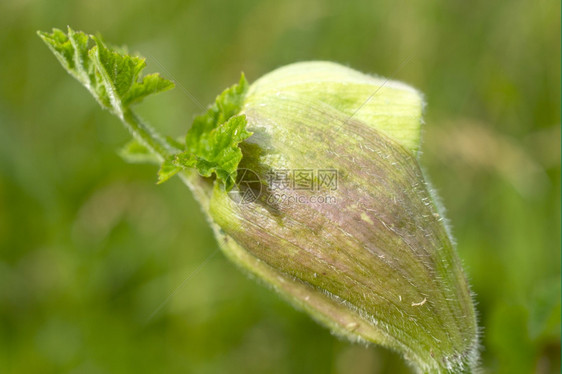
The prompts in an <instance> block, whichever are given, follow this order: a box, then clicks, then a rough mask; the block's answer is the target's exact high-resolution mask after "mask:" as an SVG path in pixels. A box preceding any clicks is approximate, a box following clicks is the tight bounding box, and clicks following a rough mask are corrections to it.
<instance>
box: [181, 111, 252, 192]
mask: <svg viewBox="0 0 562 374" xmlns="http://www.w3.org/2000/svg"><path fill="white" fill-rule="evenodd" d="M246 124H247V121H246V116H244V115H239V116H234V117H231V118H230V119H229V120H228V121H227V122H225V123H223V124H222V125H219V126H218V127H216V128H214V129H213V130H211V131H208V132H203V133H201V134H200V137H199V141H198V143H197V144H196V146H194V147H192V148H191V149H189V150H188V151H186V152H184V153H183V154H181V155H182V156H183V157H188V158H187V160H188V162H182V160H181V157H178V158H176V162H178V163H179V164H180V165H185V166H186V167H187V166H192V165H193V160H195V163H194V164H195V167H196V168H197V171H198V172H199V174H201V175H202V176H204V177H210V176H211V175H212V174H213V173H214V174H216V176H217V180H219V181H221V182H223V183H224V185H225V188H226V190H230V189H231V188H232V186H233V185H234V182H235V180H236V169H237V168H238V164H239V163H240V160H242V151H241V150H240V147H239V146H238V144H240V142H242V141H244V140H245V139H247V138H248V137H250V136H251V135H252V133H251V132H249V131H247V130H246ZM190 155H194V156H195V158H194V159H193V158H189V156H190Z"/></svg>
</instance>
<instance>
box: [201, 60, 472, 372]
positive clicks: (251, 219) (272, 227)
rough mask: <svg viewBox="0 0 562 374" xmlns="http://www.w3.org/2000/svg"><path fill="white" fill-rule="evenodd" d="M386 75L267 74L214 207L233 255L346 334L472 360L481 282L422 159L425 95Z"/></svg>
mask: <svg viewBox="0 0 562 374" xmlns="http://www.w3.org/2000/svg"><path fill="white" fill-rule="evenodd" d="M318 72H320V73H318ZM382 82H383V81H382V80H379V79H376V78H372V77H369V76H366V75H362V74H360V73H357V72H355V71H353V70H351V69H348V68H345V67H342V66H340V65H336V64H331V63H322V62H313V63H301V64H295V65H290V66H289V67H285V68H282V69H280V71H278V72H273V73H270V74H269V75H267V76H265V77H263V78H261V79H260V80H258V81H257V82H256V83H255V84H254V85H253V86H252V87H251V88H250V93H249V94H248V97H247V98H246V101H245V105H244V108H243V113H244V114H245V115H246V118H247V120H248V128H249V130H250V131H252V132H253V133H254V135H253V136H252V137H251V138H249V139H247V140H246V141H245V143H243V147H242V149H243V154H244V156H243V159H242V163H241V164H240V169H239V173H238V179H237V185H236V187H235V188H234V189H233V190H232V191H231V192H229V193H227V192H225V191H224V190H223V189H221V188H215V189H214V190H213V192H212V193H210V197H209V201H208V214H209V216H210V218H211V220H212V222H213V227H214V229H215V232H216V233H217V237H218V238H219V241H220V242H221V246H222V248H223V249H224V251H225V253H226V254H227V255H228V256H229V257H231V258H232V259H234V260H235V261H236V262H237V263H239V264H241V265H242V266H243V267H245V268H246V269H248V270H249V271H250V272H251V273H253V274H255V275H257V276H258V277H259V278H261V279H262V280H263V281H264V282H265V283H267V284H269V285H271V286H272V287H273V288H275V289H276V290H278V291H279V292H280V293H281V294H283V295H284V296H286V297H287V298H288V299H289V300H290V301H291V302H293V303H294V304H296V305H297V306H299V307H301V308H302V309H304V310H306V311H307V312H309V313H310V314H311V315H312V316H313V317H314V318H315V319H317V320H318V321H320V322H321V323H323V324H325V325H327V326H328V327H329V328H330V329H332V331H334V332H335V333H337V334H338V335H342V336H345V337H348V338H350V339H352V340H355V341H366V342H375V343H378V344H381V345H384V346H387V347H390V348H392V349H395V350H397V351H399V352H401V353H402V354H403V355H404V356H405V357H406V358H407V359H408V360H409V361H410V362H411V363H412V364H413V365H414V366H415V367H416V368H417V369H418V370H421V371H423V372H448V371H450V372H461V371H465V370H471V369H472V368H474V366H475V365H476V360H477V356H478V352H477V341H478V338H477V335H478V334H477V324H476V317H475V309H474V305H473V302H472V298H471V293H470V290H469V287H468V283H467V280H466V277H465V275H464V273H463V271H462V267H461V264H460V261H459V259H458V257H457V254H456V251H455V248H454V244H453V243H452V240H451V237H450V234H449V232H448V230H447V227H446V225H445V222H444V218H443V216H442V213H441V212H440V210H439V207H438V204H437V203H436V200H435V199H436V198H435V196H434V194H433V192H432V191H431V188H430V187H429V186H428V184H427V182H426V180H425V178H424V175H423V173H422V171H421V169H420V167H419V164H418V157H417V149H418V145H419V125H420V122H421V108H422V99H421V98H420V95H419V94H418V93H417V92H416V91H415V90H413V89H411V88H410V87H408V86H405V85H402V84H397V83H394V82H390V83H389V84H387V85H383V87H382V88H381V87H380V86H381V85H382ZM377 89H378V91H377V92H376V93H375V94H374V95H371V96H372V97H371V99H369V100H367V99H368V98H369V95H370V94H372V93H373V92H375V90H377ZM366 100H367V102H365V101H366ZM354 108H355V109H358V111H357V112H356V113H354V110H355V109H354ZM401 123H404V124H405V125H404V126H405V129H400V124H401ZM416 126H417V127H416Z"/></svg>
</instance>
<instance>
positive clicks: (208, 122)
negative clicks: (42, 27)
mask: <svg viewBox="0 0 562 374" xmlns="http://www.w3.org/2000/svg"><path fill="white" fill-rule="evenodd" d="M38 34H39V36H40V37H41V39H43V41H44V42H45V43H46V44H47V46H48V47H49V48H50V49H51V51H52V52H53V53H54V54H55V56H56V57H57V59H58V60H59V61H60V63H61V64H62V66H63V67H64V68H65V69H66V70H67V71H68V72H69V73H70V74H71V75H72V76H73V77H74V78H76V79H77V80H78V81H79V82H80V83H82V84H83V85H84V86H85V87H86V88H87V89H88V91H90V93H91V94H92V95H93V96H94V97H95V99H96V100H97V101H98V102H99V103H100V105H101V106H102V107H103V108H105V109H107V110H109V111H111V112H112V113H113V114H115V115H117V116H118V117H119V118H120V119H121V121H122V122H123V123H124V124H125V126H126V127H127V128H128V129H129V131H131V133H132V134H133V135H134V136H135V140H133V141H132V142H130V143H128V144H127V145H126V146H125V147H124V148H123V149H121V151H120V154H121V156H122V157H123V158H125V159H126V160H127V161H130V162H157V163H162V165H161V168H160V170H159V172H158V183H162V182H164V181H166V180H168V179H169V178H170V177H172V176H173V175H175V174H176V173H177V172H178V171H180V170H182V169H184V168H189V167H195V168H196V169H197V170H198V172H199V174H201V175H202V176H205V177H210V176H211V175H212V174H216V176H217V180H218V181H219V182H223V183H224V184H225V186H226V188H227V189H230V188H232V186H233V184H234V181H235V178H236V169H237V168H238V164H239V163H240V160H241V159H242V151H241V150H240V148H239V147H238V144H239V143H240V142H242V141H243V140H244V139H246V138H248V137H249V136H250V135H252V134H251V133H250V132H248V131H246V118H245V116H239V115H238V114H239V113H240V111H241V110H242V105H243V101H244V98H245V96H246V92H247V91H248V82H247V81H246V78H245V77H244V74H242V76H241V77H240V81H239V83H238V84H236V85H234V86H232V87H230V88H228V89H226V90H225V91H223V92H222V93H221V94H220V95H219V96H217V98H216V100H215V102H214V103H213V105H211V106H210V108H209V109H208V110H207V112H206V113H205V114H203V115H201V116H199V117H196V118H195V120H194V122H193V125H192V127H191V129H190V130H189V131H188V133H187V136H186V138H185V140H186V141H185V145H184V144H181V143H180V142H178V141H175V140H173V139H170V138H166V139H164V138H162V137H160V136H159V135H158V134H156V133H155V132H154V131H153V130H152V129H151V128H150V127H149V126H148V125H146V124H144V123H143V122H142V121H141V120H140V118H139V117H138V116H136V115H135V114H134V113H133V112H132V111H131V109H130V106H131V105H133V104H136V103H138V102H140V101H141V100H142V99H144V98H145V97H146V96H148V95H151V94H154V93H158V92H162V91H165V90H168V89H170V88H172V87H173V86H174V84H173V83H172V82H171V81H169V80H166V79H164V78H162V77H161V76H160V75H158V74H149V75H145V76H143V75H142V70H143V69H144V68H145V66H146V62H145V60H144V58H142V57H138V56H131V55H129V54H127V52H126V50H124V49H121V48H114V47H109V46H107V45H106V44H105V43H104V42H103V41H102V40H101V38H100V37H96V36H91V35H88V34H85V33H83V32H79V31H74V30H72V29H71V28H70V27H69V28H68V32H67V33H66V34H65V33H64V32H63V31H61V30H58V29H53V32H52V33H45V32H40V31H39V32H38ZM180 151H183V152H182V153H180Z"/></svg>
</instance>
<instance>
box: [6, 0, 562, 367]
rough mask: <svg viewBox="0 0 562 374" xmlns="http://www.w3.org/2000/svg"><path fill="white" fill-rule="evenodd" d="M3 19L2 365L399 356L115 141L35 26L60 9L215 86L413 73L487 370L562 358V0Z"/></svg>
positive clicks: (165, 113) (289, 5)
mask: <svg viewBox="0 0 562 374" xmlns="http://www.w3.org/2000/svg"><path fill="white" fill-rule="evenodd" d="M0 25H1V26H2V32H1V33H0V51H1V63H0V66H1V67H2V70H1V72H2V74H1V77H0V82H1V83H0V253H1V257H0V373H359V374H361V373H408V372H409V369H408V367H407V366H406V365H405V364H404V363H403V361H402V359H401V358H400V357H399V356H398V355H396V354H394V353H391V352H388V351H386V350H384V349H380V348H377V347H369V348H365V347H362V346H357V345H351V344H349V343H347V342H344V341H340V340H338V339H337V338H335V337H333V336H331V335H330V333H329V331H327V330H325V329H324V328H322V327H320V326H318V325H317V324H316V323H314V322H313V321H311V320H310V319H309V318H308V317H307V316H306V315H305V314H303V313H301V312H298V311H296V310H294V309H293V308H292V307H291V306H289V305H288V304H286V303H285V302H284V301H282V300H281V299H280V298H279V297H278V296H277V295H276V294H274V293H273V292H270V291H269V290H267V289H266V288H264V287H263V286H261V285H260V284H258V283H257V282H255V281H253V280H251V279H248V278H247V276H246V275H244V274H243V273H242V272H240V271H239V270H238V269H237V268H235V266H233V265H232V264H231V263H229V262H228V261H227V260H226V259H225V258H224V257H223V255H222V254H221V253H220V252H219V253H216V252H215V251H216V249H217V244H216V243H215V240H214V239H213V236H212V233H211V231H210V229H209V228H208V227H207V225H206V223H205V221H204V217H203V215H202V214H201V212H200V211H199V208H198V207H197V206H196V204H195V202H194V200H193V198H192V196H191V194H190V192H189V190H188V189H187V188H186V187H184V186H183V185H182V184H181V183H180V181H179V180H173V181H171V182H168V183H165V184H163V185H159V186H156V185H155V181H156V177H155V173H156V169H155V168H154V167H152V166H144V165H130V164H126V163H125V162H124V161H123V160H121V159H120V158H119V157H118V156H117V154H116V152H115V151H116V149H118V147H120V146H121V145H122V144H124V143H125V142H126V141H127V140H128V138H129V137H128V134H127V133H126V131H125V130H124V129H123V128H122V126H121V124H120V123H119V122H118V120H117V119H116V118H114V117H112V116H111V115H110V114H109V113H107V112H103V111H102V110H100V108H99V106H98V104H97V103H96V102H95V101H94V100H93V99H92V98H91V97H90V95H89V94H88V93H87V91H86V90H85V89H84V88H83V87H81V86H80V85H79V83H77V82H76V81H75V80H73V79H72V78H71V77H70V76H68V75H67V74H66V73H65V72H64V71H63V69H62V68H61V66H60V65H59V63H58V62H57V61H56V59H55V58H54V57H53V56H52V55H51V53H50V52H49V50H48V49H47V48H46V46H45V45H43V43H42V42H41V40H40V39H39V38H38V37H37V36H36V35H35V31H36V30H38V29H40V30H50V29H51V28H52V27H59V28H64V27H66V25H71V26H72V27H73V28H75V29H78V30H84V31H86V32H90V33H94V32H100V33H101V34H103V36H104V37H105V39H106V40H107V41H109V42H112V43H115V44H126V45H128V46H129V47H130V50H133V51H139V52H140V53H141V54H143V55H144V56H146V57H147V60H148V70H150V71H160V72H162V73H163V75H164V76H167V77H169V78H174V79H175V80H176V81H177V82H179V83H181V85H183V86H184V87H185V88H186V89H187V90H189V92H191V93H192V94H193V95H194V96H195V97H196V98H197V99H198V100H199V101H200V102H202V103H203V104H207V103H210V102H211V101H212V100H213V99H214V97H215V95H216V94H217V93H219V92H220V91H221V90H222V89H223V88H225V87H226V86H228V85H230V84H232V83H234V82H236V81H237V79H238V77H239V73H240V71H244V72H245V73H246V75H247V77H248V78H249V80H250V81H253V80H255V79H257V78H258V77H259V76H260V75H262V74H264V73H266V72H268V71H270V70H272V69H274V68H276V67H278V66H280V65H283V64H287V63H290V62H294V61H299V60H311V59H325V60H332V61H337V62H341V63H344V64H348V65H350V66H351V67H354V68H356V69H359V70H362V71H365V72H372V73H377V74H380V75H382V76H389V77H391V78H395V79H399V80H403V81H405V82H407V83H410V84H412V85H414V86H415V87H417V88H419V89H420V90H421V91H423V92H424V93H425V95H426V100H427V108H426V115H425V121H426V126H425V129H424V138H425V143H424V146H423V150H424V154H423V156H422V162H423V164H424V166H425V169H426V171H427V172H428V174H429V176H430V177H431V179H432V180H433V183H434V185H435V187H436V188H437V190H438V191H439V192H440V194H441V196H442V198H443V200H444V203H445V206H446V207H447V208H448V216H449V218H450V220H451V222H452V225H453V231H454V234H455V236H456V238H457V240H458V251H459V252H460V256H461V257H462V259H463V261H464V264H465V267H466V269H467V272H468V273H469V275H470V278H471V283H472V286H473V290H474V292H475V294H476V300H477V302H478V306H477V307H478V310H479V315H480V322H481V326H482V332H483V335H482V336H483V338H482V356H483V367H484V368H485V372H487V373H559V372H560V2H558V1H551V0H538V1H524V0H514V1H484V0H477V1H471V2H468V1H460V0H451V1H436V2H422V1H413V2H410V3H407V4H406V3H403V2H396V1H381V2H373V1H349V2H344V1H320V0H312V1H306V2H305V1H298V0H290V1H219V0H210V1H202V0H200V1H179V0H177V1H158V2H157V1H151V0H137V1H134V2H133V1H115V0H112V1H110V0H101V1H83V2H80V1H69V0H56V1H55V0H53V1H38V0H37V1H36V0H18V1H14V0H7V1H6V0H4V1H2V2H1V3H0ZM408 58H411V59H410V60H408V62H407V63H406V64H405V65H404V66H403V67H402V68H401V69H398V67H399V66H400V64H402V63H403V62H404V61H405V60H406V59H408ZM138 111H139V113H140V114H141V115H142V116H143V117H144V118H145V119H147V120H148V121H149V122H151V123H152V124H153V125H154V126H155V127H157V128H158V129H159V130H160V131H162V132H163V133H165V134H169V135H174V136H179V135H181V134H184V133H185V131H186V130H187V128H188V126H189V125H190V121H191V119H192V118H193V116H194V115H195V114H197V113H198V112H199V111H200V109H199V108H198V106H197V105H196V104H194V102H193V101H192V100H191V99H190V98H189V96H188V95H187V94H186V93H185V92H184V90H183V89H182V88H181V87H179V86H178V87H177V88H176V89H175V90H173V91H170V92H167V93H165V94H161V95H157V96H156V97H153V98H150V99H148V100H147V101H146V102H145V103H143V104H142V105H141V106H140V107H139V108H138ZM213 253H214V255H213ZM210 255H212V256H211V258H210V259H209V258H208V256H210ZM205 259H208V260H207V261H206V262H205ZM201 264H203V265H201ZM200 265H201V266H200ZM197 269H198V270H197ZM195 270H197V271H196V272H195V273H193V272H194V271H195ZM190 274H192V276H191V278H189V279H188V280H187V281H185V282H184V280H185V279H186V277H188V276H189V275H190ZM182 282H183V284H182ZM180 285H181V287H179V288H178V286H180ZM170 295H172V296H171V297H170V298H169V299H168V300H167V298H168V297H169V296H170ZM165 300H167V302H166V303H165V304H164V305H163V307H162V308H161V309H158V307H159V306H160V305H161V304H162V303H163V302H164V301H165ZM155 311H156V313H155V314H154V316H153V317H152V318H150V316H151V315H152V314H153V313H154V312H155Z"/></svg>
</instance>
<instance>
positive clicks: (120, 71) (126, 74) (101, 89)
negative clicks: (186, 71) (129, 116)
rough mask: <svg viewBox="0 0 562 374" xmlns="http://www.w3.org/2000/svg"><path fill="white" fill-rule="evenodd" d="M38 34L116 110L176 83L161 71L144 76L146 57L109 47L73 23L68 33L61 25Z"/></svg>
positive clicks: (68, 68) (102, 102)
mask: <svg viewBox="0 0 562 374" xmlns="http://www.w3.org/2000/svg"><path fill="white" fill-rule="evenodd" d="M38 34H39V36H40V37H41V39H43V41H44V42H45V43H46V44H47V46H48V47H49V48H50V49H51V51H52V52H53V53H54V54H55V56H56V57H57V59H58V60H59V62H60V63H61V64H62V66H63V67H64V68H65V69H66V71H68V72H69V73H70V74H71V75H72V76H73V77H74V78H76V79H77V80H78V81H79V82H80V83H82V84H83V85H84V86H86V88H87V89H88V90H89V91H90V93H91V94H92V95H93V96H94V97H95V98H96V100H97V101H98V102H99V103H100V105H101V106H102V107H103V108H105V109H108V110H111V111H113V112H115V113H116V114H123V113H124V112H125V111H126V110H127V109H128V107H129V106H130V105H132V104H135V103H138V102H140V101H141V100H142V99H144V98H145V97H146V96H148V95H150V94H153V93H158V92H162V91H165V90H168V89H170V88H172V87H173V86H174V84H173V83H172V82H171V81H169V80H167V79H164V78H162V77H161V76H160V75H159V74H149V75H146V76H142V74H141V73H142V70H143V69H144V68H145V66H146V62H145V60H144V58H142V57H138V56H131V55H128V54H126V52H124V51H123V50H122V49H121V48H109V47H108V46H107V45H105V43H103V41H102V40H101V39H100V38H99V37H95V36H91V35H87V34H85V33H83V32H80V31H74V30H72V29H71V28H70V27H69V28H68V33H67V34H65V33H64V32H63V31H61V30H59V29H53V32H52V33H45V32H40V31H39V32H38Z"/></svg>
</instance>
